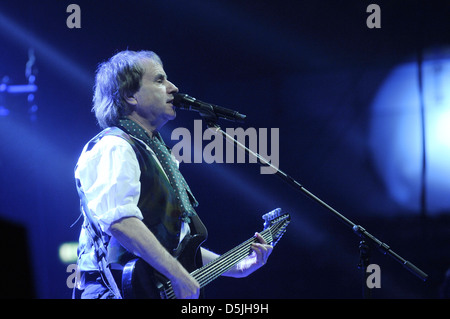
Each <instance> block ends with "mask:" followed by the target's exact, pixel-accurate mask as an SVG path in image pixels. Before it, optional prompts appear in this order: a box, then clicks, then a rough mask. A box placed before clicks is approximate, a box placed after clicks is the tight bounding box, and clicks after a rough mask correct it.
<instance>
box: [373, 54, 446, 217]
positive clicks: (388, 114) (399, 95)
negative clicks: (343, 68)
mask: <svg viewBox="0 0 450 319" xmlns="http://www.w3.org/2000/svg"><path fill="white" fill-rule="evenodd" d="M421 78H422V83H423V86H422V88H423V89H422V90H420V87H419V83H420V82H419V63H418V62H417V61H411V62H405V63H403V64H401V65H399V66H397V67H396V68H395V69H394V70H393V71H392V72H391V74H390V75H389V76H388V78H387V79H386V81H385V82H384V84H383V85H382V87H381V88H380V90H379V92H378V94H377V96H376V98H375V100H374V102H373V105H372V120H371V121H372V123H371V131H370V147H371V150H372V153H373V158H374V163H375V166H376V168H377V170H378V172H379V174H380V176H381V177H382V179H383V181H384V183H385V186H386V189H387V191H388V193H389V194H390V196H391V197H392V199H393V200H394V201H395V202H396V203H397V204H399V205H400V207H401V208H403V209H406V210H408V211H419V210H420V209H421V208H422V206H421V200H420V198H421V194H422V186H423V185H424V186H425V188H424V189H425V192H426V194H427V200H426V212H427V213H428V214H432V215H436V214H440V213H442V212H449V211H450V51H449V50H445V49H435V50H433V51H429V52H427V53H426V54H425V55H424V59H423V63H422V77H421ZM421 101H423V103H421ZM421 105H423V110H424V112H423V118H422V112H421V109H422V108H421ZM422 120H423V123H424V126H422ZM422 129H424V131H423V132H424V134H423V135H424V136H425V138H422V137H423V136H422ZM423 151H425V152H423ZM423 155H425V163H426V166H425V170H423V167H422V165H423V160H422V156H423ZM423 172H425V174H426V179H425V182H424V183H423V181H424V180H423V178H422V174H423Z"/></svg>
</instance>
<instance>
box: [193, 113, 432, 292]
mask: <svg viewBox="0 0 450 319" xmlns="http://www.w3.org/2000/svg"><path fill="white" fill-rule="evenodd" d="M200 115H201V116H202V118H203V119H204V120H205V122H206V124H207V126H208V128H209V129H210V130H212V131H213V132H214V134H216V135H221V136H222V137H223V138H224V139H225V140H226V141H227V142H230V143H232V144H234V145H236V146H237V147H238V148H241V149H243V150H244V151H245V152H246V153H247V154H248V155H249V156H254V157H256V158H257V159H258V161H259V163H260V164H261V165H267V166H270V167H271V168H272V169H273V170H274V171H275V174H276V175H277V176H278V177H280V178H281V179H282V180H283V181H285V182H286V183H287V184H289V185H291V186H292V187H294V188H295V189H296V190H298V191H300V192H302V193H303V194H304V195H306V196H307V197H308V198H310V199H312V200H313V201H315V202H316V203H318V204H319V205H321V206H323V207H325V208H326V209H327V210H328V211H330V212H331V213H332V214H333V215H334V216H336V217H337V218H338V219H339V220H340V221H341V222H343V223H344V224H345V225H347V226H348V227H350V228H351V229H352V230H353V232H354V233H355V234H356V235H358V236H359V238H360V239H361V241H360V244H359V251H360V262H359V264H358V268H359V269H361V270H362V278H363V283H362V286H363V298H370V295H371V294H370V288H369V287H368V286H367V277H368V275H367V266H368V265H369V264H370V256H371V248H372V247H376V248H378V250H379V251H380V252H381V253H382V254H383V255H388V256H390V257H392V258H393V259H394V260H395V261H397V262H399V263H400V264H402V265H403V267H404V268H406V269H407V270H409V271H410V272H411V273H413V274H414V275H415V276H417V277H418V278H419V279H421V280H422V281H426V280H427V278H428V275H427V274H426V273H424V272H423V271H422V270H420V269H419V268H418V267H416V266H415V265H414V264H413V263H411V262H409V261H407V260H405V259H404V258H403V257H401V256H400V255H398V254H397V253H395V252H394V251H393V250H392V249H391V248H390V247H389V245H387V244H386V243H383V242H382V241H380V240H379V239H378V238H376V237H375V236H373V235H372V234H370V233H369V232H368V231H367V230H366V229H365V228H363V227H362V226H360V225H357V224H355V223H353V222H352V221H351V220H349V219H348V218H347V217H345V216H344V215H342V214H341V213H339V212H338V211H337V210H335V209H334V208H333V207H331V206H330V205H328V204H327V203H325V202H324V201H323V200H321V199H320V198H319V197H317V196H316V195H314V194H313V193H311V192H310V191H309V190H307V189H306V188H305V187H304V186H303V185H302V184H300V183H299V182H297V181H296V180H295V179H294V178H292V177H291V176H289V175H288V174H286V173H285V172H283V171H281V170H280V169H279V168H277V167H275V166H274V165H272V164H271V163H270V162H269V161H268V160H267V159H265V158H264V157H262V156H261V155H259V154H258V153H256V152H254V151H252V150H250V149H249V148H247V147H246V146H245V145H244V144H242V143H240V142H239V141H237V140H236V139H235V138H233V137H232V136H230V135H229V134H227V133H226V132H225V131H223V130H222V129H221V128H220V126H219V125H218V124H217V115H216V114H215V113H214V111H213V110H202V112H200Z"/></svg>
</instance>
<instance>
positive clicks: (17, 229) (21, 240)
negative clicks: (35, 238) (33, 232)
mask: <svg viewBox="0 0 450 319" xmlns="http://www.w3.org/2000/svg"><path fill="white" fill-rule="evenodd" d="M0 277H1V280H0V299H5V298H6V299H17V298H24V299H27V298H34V297H35V289H34V281H33V275H32V264H31V258H30V250H29V247H28V236H27V230H26V228H25V227H23V226H22V225H19V224H16V223H12V222H9V221H5V220H0Z"/></svg>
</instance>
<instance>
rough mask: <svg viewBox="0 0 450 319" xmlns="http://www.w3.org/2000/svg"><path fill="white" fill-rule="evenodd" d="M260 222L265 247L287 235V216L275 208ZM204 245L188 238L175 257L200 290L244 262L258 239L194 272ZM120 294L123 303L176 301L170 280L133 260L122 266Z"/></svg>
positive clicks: (148, 266)
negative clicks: (156, 300)
mask: <svg viewBox="0 0 450 319" xmlns="http://www.w3.org/2000/svg"><path fill="white" fill-rule="evenodd" d="M262 218H263V219H264V230H263V231H261V232H260V234H261V236H262V237H263V238H264V240H265V241H266V242H267V243H268V244H271V245H272V246H275V245H276V244H277V243H278V241H279V240H280V239H281V237H282V236H283V234H284V233H285V231H286V227H287V226H288V224H289V222H290V215H289V214H288V213H282V211H281V209H280V208H277V209H275V210H273V211H271V212H269V213H267V214H265V215H263V216H262ZM188 236H189V235H188ZM183 241H184V240H183ZM203 241H204V238H196V237H195V236H191V238H188V240H187V244H185V245H183V250H182V252H181V253H180V254H179V255H178V256H176V258H177V259H178V260H179V261H180V263H181V264H182V265H183V266H184V267H185V268H186V269H187V270H188V271H189V272H190V274H191V275H192V276H193V277H194V278H195V279H196V280H197V281H198V282H199V284H200V287H201V288H203V287H205V286H206V285H208V284H209V283H210V282H212V281H213V280H215V279H216V278H217V277H219V276H220V275H222V274H223V273H225V272H226V271H228V270H229V269H230V268H232V267H233V266H234V265H236V264H237V263H239V262H240V261H241V260H243V259H244V258H246V257H247V256H248V255H249V254H250V253H251V252H252V249H251V245H252V243H255V242H257V239H256V238H255V237H254V236H253V237H251V238H249V239H248V240H246V241H244V242H243V243H241V244H240V245H238V246H236V247H234V248H233V249H231V250H230V251H228V252H226V253H224V254H223V255H221V256H220V257H218V258H216V259H214V260H213V261H211V262H209V263H208V264H206V265H204V266H202V267H200V268H197V269H195V262H194V260H195V255H196V252H197V250H198V248H199V247H200V244H201V243H202V242H203ZM122 294H123V297H124V298H125V299H148V298H151V299H157V298H160V299H175V298H176V297H175V293H174V290H173V288H172V285H171V282H170V280H168V279H167V278H166V277H164V276H163V275H161V274H160V273H159V272H157V271H156V270H155V269H153V268H152V267H151V266H150V265H149V264H148V263H146V262H145V261H144V260H142V259H141V258H135V259H133V260H131V261H129V262H128V263H127V264H126V265H125V267H124V269H123V273H122Z"/></svg>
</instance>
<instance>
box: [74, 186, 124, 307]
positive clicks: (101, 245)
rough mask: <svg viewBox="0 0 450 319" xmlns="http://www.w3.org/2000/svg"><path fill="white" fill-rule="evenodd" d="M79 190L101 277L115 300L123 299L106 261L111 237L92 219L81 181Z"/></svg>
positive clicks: (86, 227) (84, 224) (85, 223)
mask: <svg viewBox="0 0 450 319" xmlns="http://www.w3.org/2000/svg"><path fill="white" fill-rule="evenodd" d="M77 190H78V195H79V196H80V204H81V205H80V206H81V207H80V209H81V212H82V213H83V215H84V216H85V221H84V223H83V227H84V228H85V229H86V230H87V231H88V232H89V235H90V236H91V239H92V242H93V245H94V251H95V252H96V257H97V262H98V266H99V270H100V275H101V276H102V279H103V281H104V282H105V284H106V286H107V287H108V289H110V290H111V292H112V293H113V294H114V297H115V299H122V296H121V294H120V290H119V288H118V286H117V284H116V281H115V280H114V277H113V275H112V273H111V267H110V264H109V263H108V261H107V260H106V256H107V252H108V251H107V245H108V242H109V236H107V235H106V234H104V233H103V232H101V231H100V226H99V225H98V223H96V222H95V221H94V219H93V218H92V216H91V214H90V211H89V208H88V207H87V204H86V203H87V202H86V197H85V195H84V193H83V191H81V185H79V180H77ZM105 277H106V278H105Z"/></svg>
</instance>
